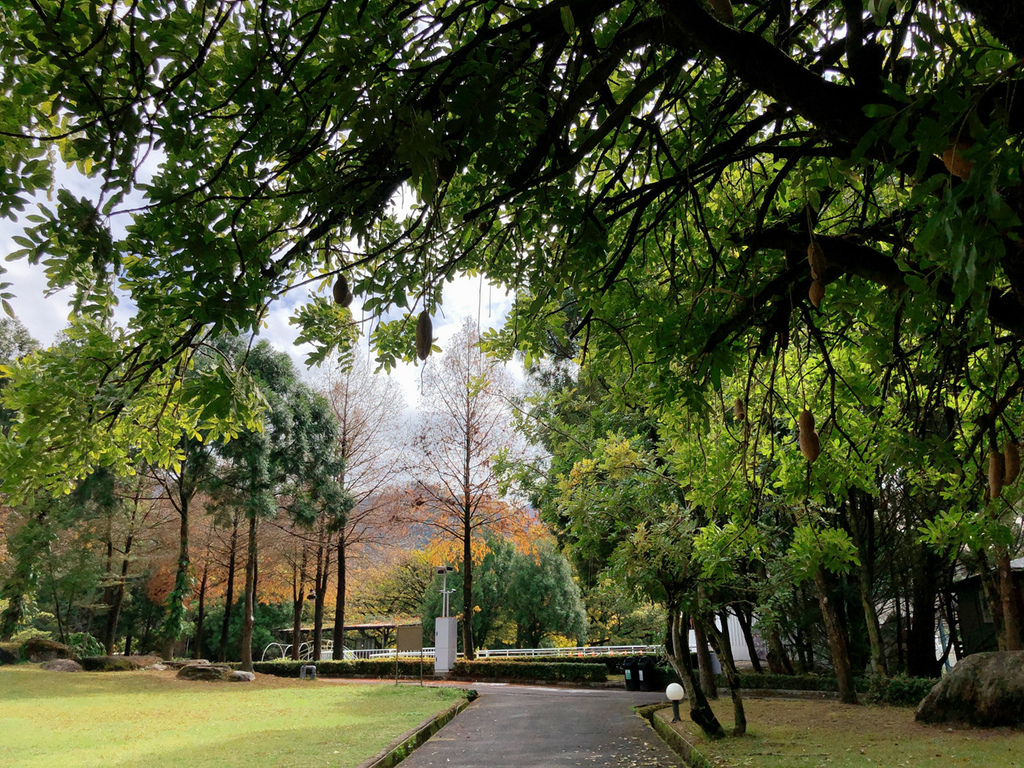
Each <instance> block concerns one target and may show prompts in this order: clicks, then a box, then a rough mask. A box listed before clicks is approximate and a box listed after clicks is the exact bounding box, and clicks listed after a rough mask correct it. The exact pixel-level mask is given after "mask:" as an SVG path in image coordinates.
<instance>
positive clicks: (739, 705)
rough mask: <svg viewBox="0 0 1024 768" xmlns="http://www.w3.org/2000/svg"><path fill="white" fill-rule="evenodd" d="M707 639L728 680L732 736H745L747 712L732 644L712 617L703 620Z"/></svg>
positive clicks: (724, 618)
mask: <svg viewBox="0 0 1024 768" xmlns="http://www.w3.org/2000/svg"><path fill="white" fill-rule="evenodd" d="M726 618H727V617H723V622H722V626H723V627H728V626H729V625H728V624H727V623H725V621H726ZM705 628H706V630H707V636H708V639H709V640H710V641H711V645H712V646H713V647H714V649H715V653H717V654H718V658H719V660H720V661H721V662H722V671H724V672H725V679H726V680H728V681H729V695H730V696H731V697H732V712H733V720H734V725H733V731H732V735H733V736H745V735H746V733H747V714H746V711H745V710H744V709H743V696H742V695H741V694H740V673H739V671H738V670H737V669H736V660H735V659H734V658H733V657H732V645H731V643H730V641H729V635H728V634H727V633H726V632H720V631H719V630H718V627H716V626H715V622H714V619H711V620H709V621H707V622H705Z"/></svg>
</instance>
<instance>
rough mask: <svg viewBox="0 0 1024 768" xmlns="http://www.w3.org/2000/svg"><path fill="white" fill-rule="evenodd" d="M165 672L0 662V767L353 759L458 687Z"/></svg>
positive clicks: (197, 767) (342, 762)
mask: <svg viewBox="0 0 1024 768" xmlns="http://www.w3.org/2000/svg"><path fill="white" fill-rule="evenodd" d="M174 675H175V673H174V672H173V671H166V672H152V671H139V672H134V673H132V674H128V675H111V674H104V673H99V672H80V673H78V674H75V675H56V674H53V673H47V672H43V671H41V670H40V669H38V668H37V667H35V666H30V665H19V666H7V667H2V668H0V734H3V737H2V738H0V765H2V766H4V768H30V767H36V766H38V767H39V768H43V766H47V767H49V766H55V765H69V766H75V767H76V768H87V767H90V766H97V767H98V766H113V765H132V766H147V768H150V767H152V768H167V767H171V766H182V768H186V767H187V768H213V767H214V766H225V768H231V767H232V766H237V767H238V768H262V767H263V766H268V767H269V766H275V767H276V766H302V767H303V768H307V767H308V766H315V765H324V766H327V765H330V766H354V765H358V764H359V763H360V762H362V761H363V760H365V759H367V758H369V757H371V756H372V755H374V754H376V753H377V752H379V751H380V750H381V749H383V748H384V747H385V746H387V745H388V744H389V743H391V741H392V740H394V739H396V738H397V737H398V736H400V735H401V734H403V733H405V732H406V731H408V730H409V729H411V728H414V727H415V726H417V725H419V724H420V723H421V722H423V721H424V720H426V719H427V718H428V717H430V716H432V715H435V714H437V713H438V712H441V711H443V710H445V709H447V708H448V707H449V706H451V705H452V704H454V703H456V702H457V701H458V700H459V699H460V698H461V697H462V696H463V695H464V694H463V692H462V691H458V690H453V689H444V688H429V687H420V686H418V685H416V686H411V685H403V686H394V685H391V686H388V685H356V684H352V685H339V684H337V683H330V682H321V681H307V680H286V679H281V678H274V677H267V676H258V677H257V679H256V681H255V682H252V683H248V684H246V685H245V686H219V685H211V684H209V683H200V682H188V681H180V680H176V679H175V678H174Z"/></svg>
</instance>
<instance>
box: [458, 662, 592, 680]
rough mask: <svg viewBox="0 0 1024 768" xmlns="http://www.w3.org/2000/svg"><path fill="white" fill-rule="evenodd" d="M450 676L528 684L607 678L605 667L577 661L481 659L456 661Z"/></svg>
mask: <svg viewBox="0 0 1024 768" xmlns="http://www.w3.org/2000/svg"><path fill="white" fill-rule="evenodd" d="M452 676H453V677H458V678H465V679H469V680H480V679H484V680H488V679H498V680H509V681H516V682H519V681H529V682H551V683H559V682H567V683H603V682H604V681H605V680H607V679H608V668H607V667H606V666H605V665H604V664H601V663H597V664H594V663H590V664H585V663H579V662H578V661H570V662H563V661H532V662H530V661H511V660H505V659H501V660H497V659H481V660H479V661H457V662H455V667H454V668H453V669H452Z"/></svg>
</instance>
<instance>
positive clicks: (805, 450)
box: [798, 409, 821, 463]
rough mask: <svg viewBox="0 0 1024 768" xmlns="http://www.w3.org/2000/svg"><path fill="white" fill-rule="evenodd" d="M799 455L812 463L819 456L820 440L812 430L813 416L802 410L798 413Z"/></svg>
mask: <svg viewBox="0 0 1024 768" xmlns="http://www.w3.org/2000/svg"><path fill="white" fill-rule="evenodd" d="M798 424H799V426H800V453H802V454H803V455H804V458H805V459H807V461H809V462H811V463H813V462H814V460H815V459H816V458H818V456H820V455H821V440H820V439H819V438H818V433H817V432H816V431H815V429H814V414H813V413H811V412H810V411H808V410H806V409H804V410H802V411H800V418H799V421H798Z"/></svg>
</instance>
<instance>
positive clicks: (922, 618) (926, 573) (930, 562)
mask: <svg viewBox="0 0 1024 768" xmlns="http://www.w3.org/2000/svg"><path fill="white" fill-rule="evenodd" d="M911 565H912V569H913V570H912V573H911V596H910V597H911V600H912V601H913V607H914V608H913V612H912V613H911V614H910V615H909V616H908V620H909V625H910V626H909V627H908V629H907V674H908V675H910V676H912V677H938V676H939V674H940V673H941V671H942V665H941V664H940V663H939V661H938V659H936V657H935V602H936V598H937V597H938V591H939V590H938V586H939V561H938V557H937V556H936V555H935V554H933V553H932V552H930V551H928V550H927V549H926V548H925V546H924V545H923V544H922V545H916V546H914V551H913V553H912V555H911Z"/></svg>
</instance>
